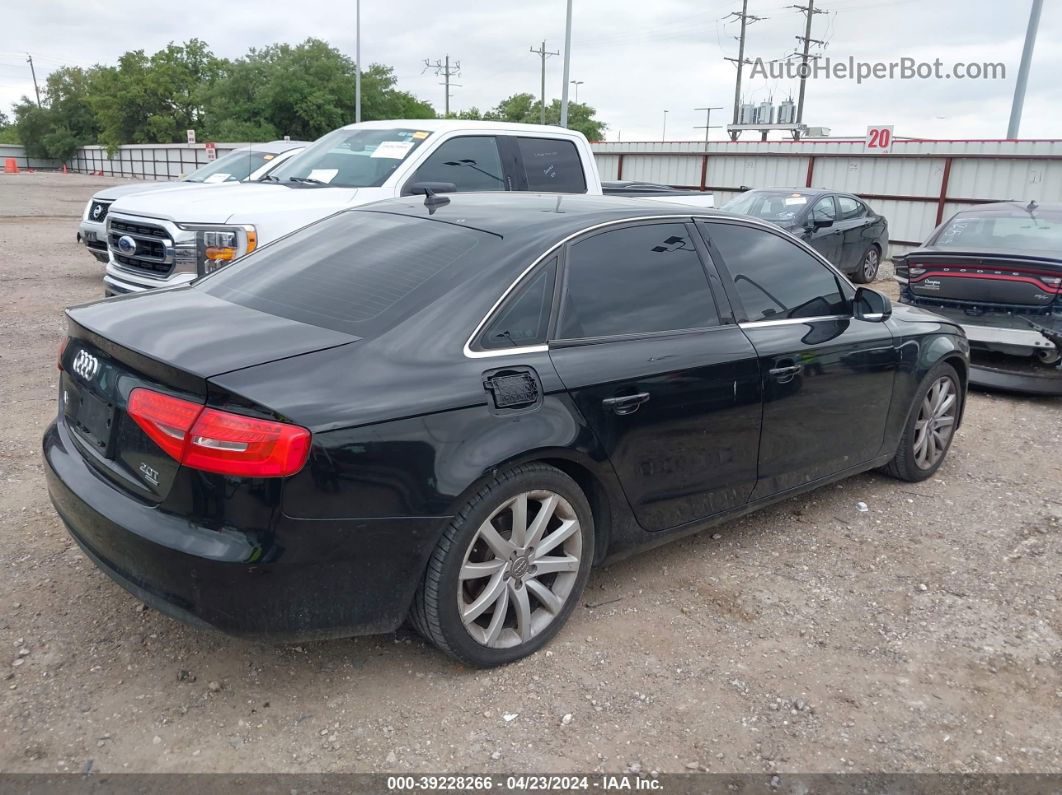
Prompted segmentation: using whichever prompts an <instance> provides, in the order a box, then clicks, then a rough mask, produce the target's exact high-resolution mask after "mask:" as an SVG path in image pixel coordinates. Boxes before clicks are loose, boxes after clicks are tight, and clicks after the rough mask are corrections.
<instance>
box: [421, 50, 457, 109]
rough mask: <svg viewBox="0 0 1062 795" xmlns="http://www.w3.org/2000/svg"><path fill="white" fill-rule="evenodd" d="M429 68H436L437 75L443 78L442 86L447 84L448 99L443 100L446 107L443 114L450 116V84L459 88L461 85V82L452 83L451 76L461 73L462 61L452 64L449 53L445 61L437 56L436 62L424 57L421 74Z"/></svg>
mask: <svg viewBox="0 0 1062 795" xmlns="http://www.w3.org/2000/svg"><path fill="white" fill-rule="evenodd" d="M428 69H434V70H435V76H436V77H442V78H443V82H441V83H439V85H440V86H446V99H445V100H444V102H443V107H444V112H443V116H449V115H450V86H455V87H457V88H460V87H461V84H460V83H451V82H450V78H451V77H456V76H458V75H460V74H461V62H460V61H454V65H453V66H450V56H449V55H447V56H446V59H445V60H444V61H440V60H439V59H438V58H436V59H435V63H431V62H429V61H428V59H427V58H425V59H424V68H423V69H421V74H423V73H424V72H425V71H427V70H428Z"/></svg>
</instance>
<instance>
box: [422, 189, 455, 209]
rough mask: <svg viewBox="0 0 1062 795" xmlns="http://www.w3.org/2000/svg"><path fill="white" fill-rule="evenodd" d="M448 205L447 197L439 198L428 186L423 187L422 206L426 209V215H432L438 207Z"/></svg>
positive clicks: (448, 199)
mask: <svg viewBox="0 0 1062 795" xmlns="http://www.w3.org/2000/svg"><path fill="white" fill-rule="evenodd" d="M449 203H450V198H449V197H448V196H440V195H439V194H437V193H436V192H435V191H434V190H432V189H431V186H430V185H427V184H425V185H424V206H425V207H427V208H428V214H429V215H430V214H433V213H434V212H435V210H436V208H438V207H445V206H446V205H447V204H449Z"/></svg>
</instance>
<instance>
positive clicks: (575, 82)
mask: <svg viewBox="0 0 1062 795" xmlns="http://www.w3.org/2000/svg"><path fill="white" fill-rule="evenodd" d="M568 82H569V83H571V84H572V85H573V86H575V104H576V105H578V104H579V86H581V85H582V84H583V83H585V82H586V81H585V80H569V81H568Z"/></svg>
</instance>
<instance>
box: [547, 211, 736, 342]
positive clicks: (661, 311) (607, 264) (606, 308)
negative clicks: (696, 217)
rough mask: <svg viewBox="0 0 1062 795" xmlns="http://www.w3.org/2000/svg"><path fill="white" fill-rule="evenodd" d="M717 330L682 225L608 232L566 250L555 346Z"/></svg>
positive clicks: (697, 258) (698, 263) (704, 277)
mask: <svg viewBox="0 0 1062 795" xmlns="http://www.w3.org/2000/svg"><path fill="white" fill-rule="evenodd" d="M718 324H719V313H718V311H717V310H716V306H715V301H714V299H713V298H712V293H711V288H710V287H709V286H708V277H707V275H706V274H705V271H704V266H703V265H702V264H701V259H700V256H699V255H698V253H697V250H696V249H695V248H694V245H693V241H692V240H691V239H690V234H689V231H688V230H687V227H686V225H685V224H681V223H676V224H646V225H640V226H630V227H625V228H621V229H615V230H610V231H608V232H602V233H600V234H597V235H594V236H593V237H589V238H586V239H584V240H580V241H578V242H576V243H574V244H572V245H571V246H570V247H569V248H568V252H567V259H566V263H565V287H564V298H563V300H562V303H561V313H560V319H559V321H558V330H557V337H558V338H559V339H569V340H573V339H586V338H594V337H611V336H616V335H626V334H647V333H653V332H660V331H677V330H683V329H694V328H705V327H709V326H716V325H718Z"/></svg>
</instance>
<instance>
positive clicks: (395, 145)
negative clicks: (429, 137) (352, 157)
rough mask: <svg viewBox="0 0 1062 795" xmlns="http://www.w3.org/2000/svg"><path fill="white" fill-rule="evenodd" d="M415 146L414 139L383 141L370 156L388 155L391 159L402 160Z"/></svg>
mask: <svg viewBox="0 0 1062 795" xmlns="http://www.w3.org/2000/svg"><path fill="white" fill-rule="evenodd" d="M412 148H413V142H412V141H383V142H382V143H381V144H380V145H379V146H377V147H376V149H374V150H373V153H372V154H371V155H369V157H386V158H388V159H390V160H402V159H403V158H404V157H405V156H406V155H408V154H409V150H410V149H412Z"/></svg>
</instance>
